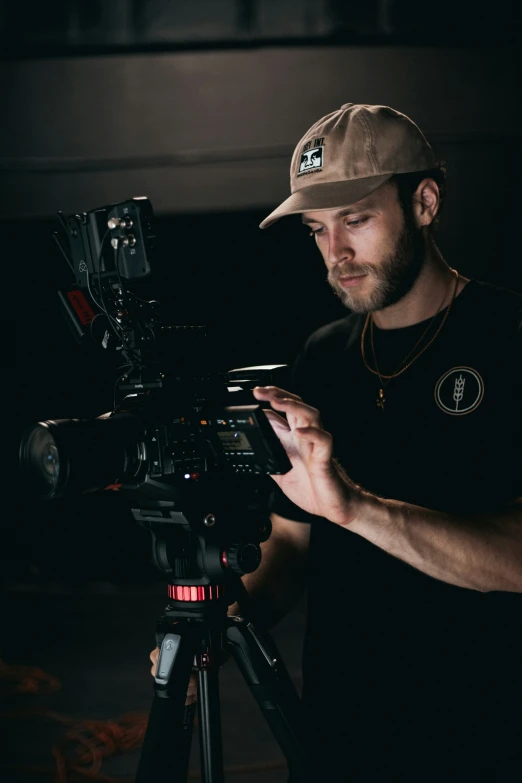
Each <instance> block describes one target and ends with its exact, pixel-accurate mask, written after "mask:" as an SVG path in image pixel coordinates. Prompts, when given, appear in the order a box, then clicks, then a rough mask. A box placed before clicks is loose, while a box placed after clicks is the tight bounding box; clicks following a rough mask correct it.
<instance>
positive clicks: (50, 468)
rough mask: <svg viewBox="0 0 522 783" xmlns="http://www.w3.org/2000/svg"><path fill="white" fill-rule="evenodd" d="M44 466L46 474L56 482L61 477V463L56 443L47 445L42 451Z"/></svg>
mask: <svg viewBox="0 0 522 783" xmlns="http://www.w3.org/2000/svg"><path fill="white" fill-rule="evenodd" d="M42 465H43V469H44V470H45V472H46V473H47V474H48V475H49V476H51V477H52V478H53V479H54V480H56V479H58V477H59V475H60V461H59V459H58V449H57V448H56V446H55V444H54V443H46V444H45V446H44V449H43V451H42Z"/></svg>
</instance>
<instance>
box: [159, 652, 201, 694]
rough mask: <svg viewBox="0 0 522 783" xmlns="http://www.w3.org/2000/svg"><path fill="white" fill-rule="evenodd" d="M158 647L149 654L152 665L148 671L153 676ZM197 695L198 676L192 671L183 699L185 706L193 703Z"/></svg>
mask: <svg viewBox="0 0 522 783" xmlns="http://www.w3.org/2000/svg"><path fill="white" fill-rule="evenodd" d="M159 652H160V651H159V647H156V649H155V650H153V651H152V652H151V654H150V659H151V661H152V666H151V668H150V673H151V674H152V676H153V677H155V676H156V667H157V665H158V658H159ZM197 697H198V676H197V674H196V673H195V672H192V674H191V675H190V680H189V686H188V689H187V698H186V701H185V707H188V705H189V704H194V702H195V701H196V700H197Z"/></svg>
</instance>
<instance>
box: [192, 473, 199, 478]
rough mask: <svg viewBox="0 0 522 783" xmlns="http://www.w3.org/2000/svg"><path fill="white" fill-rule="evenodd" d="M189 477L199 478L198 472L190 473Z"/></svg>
mask: <svg viewBox="0 0 522 783" xmlns="http://www.w3.org/2000/svg"><path fill="white" fill-rule="evenodd" d="M190 478H191V479H198V478H199V473H191V474H190Z"/></svg>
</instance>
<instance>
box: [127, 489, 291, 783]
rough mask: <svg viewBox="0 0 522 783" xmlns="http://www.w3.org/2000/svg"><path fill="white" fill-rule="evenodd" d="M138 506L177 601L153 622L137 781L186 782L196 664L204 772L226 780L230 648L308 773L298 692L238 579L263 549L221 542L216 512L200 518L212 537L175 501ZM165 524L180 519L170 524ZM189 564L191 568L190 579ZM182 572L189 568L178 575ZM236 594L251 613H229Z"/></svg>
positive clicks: (276, 730) (207, 779)
mask: <svg viewBox="0 0 522 783" xmlns="http://www.w3.org/2000/svg"><path fill="white" fill-rule="evenodd" d="M132 511H133V514H134V517H135V519H136V520H137V521H138V522H140V524H142V525H144V526H145V527H148V528H149V529H150V530H151V532H152V533H153V541H154V547H153V551H154V559H155V561H156V565H157V566H158V567H160V568H161V570H162V571H165V572H167V573H169V582H170V583H169V587H168V594H169V598H170V599H171V600H170V602H169V604H168V605H167V606H166V608H165V611H164V614H163V616H162V617H160V619H159V621H158V626H157V632H156V640H157V644H158V646H160V648H161V649H160V655H159V658H158V663H157V670H156V677H155V682H154V690H155V695H154V700H153V704H152V708H151V711H150V716H149V723H148V727H147V732H146V735H145V739H144V743H143V749H142V753H141V757H140V761H139V765H138V771H137V775H136V783H151V781H154V780H158V779H160V780H166V779H168V780H170V781H172V783H185V781H186V780H187V773H188V765H189V756H190V748H191V741H192V727H193V723H194V713H195V705H194V704H193V705H189V706H185V699H186V693H187V688H188V684H189V679H190V674H191V671H192V669H193V668H194V669H195V670H197V672H198V680H199V682H198V699H197V706H198V712H199V734H200V755H201V770H202V780H203V783H223V781H224V777H223V756H222V742H221V717H220V706H219V684H218V672H219V667H220V665H221V664H222V663H223V660H224V656H225V654H226V653H227V652H230V653H231V654H232V655H233V657H234V658H235V660H236V663H237V665H238V667H239V669H240V671H241V673H242V675H243V677H244V678H245V681H246V683H247V684H248V686H249V688H250V691H251V693H252V695H253V697H254V699H255V700H256V701H257V703H258V705H259V707H260V709H261V711H262V712H263V715H264V717H265V719H266V721H267V723H268V725H269V727H270V729H271V731H272V733H273V735H274V737H275V739H276V741H277V742H278V744H279V746H280V747H281V750H282V751H283V753H284V755H285V757H286V759H287V762H288V765H289V768H290V769H291V770H292V775H293V776H294V777H293V780H295V781H304V780H305V776H306V758H305V753H304V749H303V740H302V727H301V718H300V701H299V697H298V695H297V692H296V690H295V688H294V686H293V683H292V681H291V679H290V677H289V675H288V672H287V670H286V668H285V666H284V664H283V662H282V660H281V657H280V655H279V652H278V650H277V648H276V646H275V644H274V642H273V640H272V638H271V637H270V635H269V634H267V633H265V632H261V631H259V630H256V628H255V627H254V626H253V624H252V623H251V622H250V621H249V619H248V594H247V592H246V590H245V588H244V586H243V583H242V582H241V578H240V575H241V573H246V572H248V571H249V570H250V571H254V570H255V568H257V565H258V564H259V562H260V550H259V547H258V546H257V544H253V543H252V541H251V540H250V541H246V542H245V541H243V542H242V543H241V544H238V543H236V544H233V545H230V546H228V548H227V547H226V546H223V544H221V545H220V543H219V542H220V539H219V536H217V535H216V533H215V531H214V530H213V528H214V526H215V524H216V516H215V515H214V514H206V515H205V516H204V517H203V528H204V527H205V526H207V527H208V528H210V535H209V533H208V531H207V532H206V533H203V534H202V531H201V528H200V530H199V534H198V533H197V532H196V533H195V528H196V529H197V526H196V525H195V524H194V522H192V524H191V522H190V521H189V520H188V518H187V516H186V514H183V513H181V512H179V511H174V503H172V502H168V501H156V502H154V501H150V502H148V503H147V509H145V510H144V509H132ZM158 517H159V519H158ZM198 517H199V515H198ZM200 519H201V517H200ZM165 522H171V523H172V522H174V526H172V525H165ZM265 529H266V528H265ZM250 532H252V526H250ZM169 533H171V534H172V533H173V534H174V540H170V541H169V540H168V539H169V538H172V536H169V535H168V534H169ZM265 537H266V538H268V536H265ZM172 553H175V554H174V555H173V554H172ZM196 563H197V569H195V568H194V565H195V564H196ZM196 570H197V571H198V572H199V576H196ZM189 571H192V573H194V576H193V577H192V578H190V576H188V572H189ZM179 573H182V574H183V575H184V576H183V577H178V578H176V574H179ZM236 599H239V601H240V605H241V606H242V609H243V607H247V613H246V617H245V618H244V617H231V616H228V615H227V608H228V605H229V604H231V603H233V601H234V600H236Z"/></svg>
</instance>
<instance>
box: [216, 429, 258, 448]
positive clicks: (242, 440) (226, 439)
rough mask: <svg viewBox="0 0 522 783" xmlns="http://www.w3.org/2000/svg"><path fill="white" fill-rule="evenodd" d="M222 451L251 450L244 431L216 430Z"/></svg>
mask: <svg viewBox="0 0 522 783" xmlns="http://www.w3.org/2000/svg"><path fill="white" fill-rule="evenodd" d="M218 435H219V440H220V441H221V445H222V446H223V450H224V451H252V450H253V449H252V446H251V445H250V441H249V440H248V438H247V436H246V435H245V433H244V432H218Z"/></svg>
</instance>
